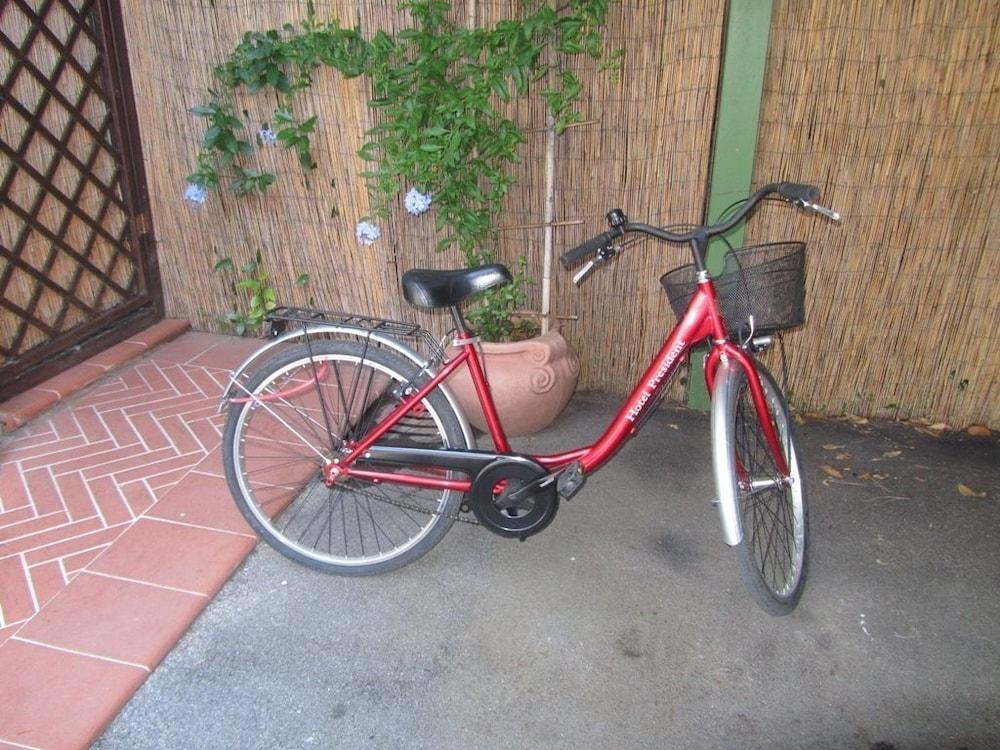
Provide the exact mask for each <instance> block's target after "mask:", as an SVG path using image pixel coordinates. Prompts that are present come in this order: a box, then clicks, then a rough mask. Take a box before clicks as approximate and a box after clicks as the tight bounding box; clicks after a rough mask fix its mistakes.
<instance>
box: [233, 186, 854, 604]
mask: <svg viewBox="0 0 1000 750" xmlns="http://www.w3.org/2000/svg"><path fill="white" fill-rule="evenodd" d="M771 194H777V195H778V196H779V197H781V198H783V199H784V200H786V201H789V202H791V203H793V204H796V205H798V206H800V207H804V208H808V209H812V210H815V211H817V212H820V213H823V214H824V215H826V216H828V217H830V218H834V219H836V218H838V217H837V215H836V214H835V213H834V212H832V211H830V210H829V209H826V208H823V207H822V206H819V205H817V204H816V203H815V201H816V199H817V198H818V197H819V190H818V189H817V188H815V187H812V186H809V185H800V184H797V183H778V184H772V185H767V186H765V187H763V188H761V189H760V190H758V191H757V192H756V193H755V194H754V195H752V196H751V197H750V198H748V199H747V201H746V202H745V204H744V205H743V206H742V207H741V208H740V209H739V210H737V211H736V212H735V214H734V215H733V216H732V217H731V218H729V219H728V220H726V221H723V222H722V223H720V224H716V225H713V226H701V227H697V228H695V229H693V230H691V231H671V230H670V229H660V228H657V227H653V226H649V225H647V224H641V223H632V222H629V221H628V219H627V218H626V217H625V215H624V214H623V213H622V212H621V211H612V212H611V213H609V214H608V221H609V230H608V231H607V232H605V233H602V234H600V235H599V236H597V237H595V238H593V239H592V240H590V241H588V242H586V243H584V244H582V245H580V246H579V247H577V248H574V249H573V250H571V251H569V252H568V253H566V254H565V255H563V256H562V262H563V265H564V266H566V267H569V266H571V265H572V264H573V263H575V262H578V261H580V260H582V259H584V258H585V257H587V256H591V257H590V259H589V261H588V262H587V264H586V266H584V268H583V269H582V270H581V271H580V272H579V273H577V274H576V276H575V278H574V280H575V281H576V282H577V283H579V282H580V281H581V280H582V278H583V277H584V276H585V275H586V274H587V273H588V272H589V271H590V270H591V269H593V268H594V267H596V266H598V265H601V264H604V263H606V262H607V261H609V260H610V259H611V258H613V257H614V256H615V255H616V254H617V253H618V252H620V250H621V244H620V241H621V239H622V238H623V237H625V236H626V235H628V234H633V233H638V234H643V235H647V236H651V237H655V238H658V239H661V240H665V241H667V242H678V243H687V244H689V245H690V248H691V252H692V255H693V258H694V263H693V265H690V266H684V267H682V268H680V269H675V270H674V271H671V272H669V273H667V274H665V275H664V277H663V278H662V279H661V281H662V283H663V285H664V287H665V288H666V290H667V293H668V295H669V296H670V300H671V305H672V307H673V308H674V310H675V312H676V313H677V315H678V318H679V321H678V323H677V325H676V327H674V329H673V330H672V331H671V332H670V334H669V335H668V336H667V338H666V340H665V342H664V343H663V346H662V347H661V348H660V350H659V352H658V353H657V354H656V356H655V357H654V358H653V360H652V362H651V363H650V365H649V367H648V368H647V369H646V371H645V372H644V373H643V375H642V377H641V378H640V380H639V382H638V383H637V384H636V386H635V387H634V388H633V390H632V392H631V393H630V394H629V396H628V397H627V398H626V399H625V401H624V403H623V404H622V406H621V408H620V410H619V411H618V413H617V415H616V416H615V418H614V419H613V420H612V422H611V424H610V425H609V426H608V427H607V429H606V430H605V431H604V433H603V434H602V435H601V436H600V437H599V438H598V439H597V440H596V442H594V443H593V444H591V445H587V446H583V447H578V448H573V449H571V450H568V451H565V452H562V453H557V454H554V455H525V454H521V453H515V452H513V451H512V450H511V447H510V444H509V443H508V441H507V437H506V435H505V434H504V430H503V427H502V425H501V423H500V419H499V418H498V416H497V411H496V408H495V406H494V403H493V398H492V396H491V395H490V388H489V383H488V381H487V378H486V375H485V374H484V371H483V366H482V363H481V361H480V358H479V356H478V353H477V345H476V344H477V339H476V337H475V335H474V333H473V332H472V331H470V330H469V328H468V326H467V325H466V323H465V320H464V318H463V317H462V313H461V311H460V309H459V305H460V304H461V303H462V302H463V301H464V300H465V299H467V298H468V297H470V296H472V295H473V294H475V293H477V292H481V291H484V290H486V289H490V288H492V287H494V286H497V285H500V284H504V283H507V282H508V281H510V274H509V272H508V271H507V269H506V268H505V267H504V266H502V265H499V264H491V265H484V266H480V267H477V268H469V269H464V270H454V271H437V270H412V271H408V272H407V273H406V274H404V276H403V279H402V286H403V293H404V296H405V297H406V299H407V300H409V301H410V302H411V303H413V304H415V305H418V306H420V307H424V308H447V309H449V310H450V311H451V314H452V316H453V319H454V322H455V327H454V329H453V330H452V332H451V333H450V334H449V335H450V336H452V337H453V343H454V344H455V345H456V347H457V350H458V353H457V354H456V355H454V356H452V357H451V358H448V357H447V356H446V355H445V353H444V351H443V349H442V347H441V345H440V344H439V343H438V342H437V341H435V340H434V338H433V337H432V336H431V335H430V334H429V333H428V332H427V331H426V330H424V329H422V328H420V327H419V326H416V325H412V324H408V323H402V322H399V321H392V320H384V319H380V318H370V317H365V316H355V315H345V314H340V313H331V312H326V311H322V310H313V309H301V308H280V309H279V310H276V311H274V313H273V314H272V316H271V317H270V319H269V325H270V332H271V339H272V340H271V341H270V342H269V343H267V344H266V345H265V346H264V347H262V348H261V349H260V350H258V351H257V352H256V353H255V354H254V355H253V356H252V357H250V358H249V359H248V360H247V361H246V362H244V363H243V365H242V366H241V367H239V368H238V369H237V370H236V372H235V373H234V375H233V377H232V380H231V382H230V384H229V387H228V388H227V390H226V394H225V399H224V403H228V405H229V408H230V410H229V418H228V421H227V423H226V428H225V433H224V437H223V451H224V460H225V467H226V475H227V477H228V481H229V486H230V488H231V490H232V493H233V497H234V498H235V501H236V504H237V505H238V506H239V509H240V511H241V512H242V513H243V515H244V517H245V518H246V519H247V521H248V522H249V523H250V525H251V526H253V528H254V529H256V530H257V532H258V533H259V534H260V535H261V536H262V537H263V538H264V539H265V540H266V541H267V542H268V543H270V544H271V545H272V546H273V547H275V548H276V549H277V550H278V551H280V552H281V553H282V554H284V555H287V556H288V557H290V558H292V559H293V560H296V561H298V562H301V563H304V564H306V565H309V566H310V567H313V568H318V569H320V570H324V571H328V572H333V573H340V574H347V575H366V574H374V573H381V572H384V571H388V570H393V569H395V568H399V567H401V566H403V565H406V564H408V563H411V562H413V561H414V560H416V559H417V558H418V557H420V556H421V555H423V554H424V553H426V552H427V551H428V550H429V549H431V547H433V546H434V545H435V544H437V543H438V542H439V541H440V540H441V538H442V537H443V536H444V535H445V533H446V532H447V531H448V529H449V528H450V527H451V525H452V524H453V522H455V521H468V522H472V523H478V524H481V525H483V526H485V527H486V528H487V529H489V530H490V531H493V532H495V533H497V534H500V535H502V536H505V537H512V538H519V539H522V540H523V539H525V538H526V537H528V536H530V535H532V534H536V533H538V532H539V531H541V530H542V529H544V528H545V527H546V526H548V524H549V523H551V521H552V520H553V518H554V517H555V515H556V511H557V509H558V506H559V499H560V498H562V499H564V500H568V499H570V498H571V497H573V496H574V495H575V494H576V493H577V492H578V491H579V489H580V488H581V486H583V484H584V482H585V480H586V478H587V477H588V476H589V475H590V474H591V473H593V472H594V471H596V470H597V469H599V468H600V467H601V466H602V465H603V464H604V463H605V462H607V461H608V460H610V459H611V458H612V457H613V456H614V455H615V453H616V451H617V450H618V449H619V448H621V446H622V444H623V443H624V442H625V441H626V440H627V439H629V438H631V437H632V436H633V435H635V434H637V433H638V431H639V430H640V428H641V426H642V424H643V422H644V420H645V419H646V418H647V417H648V416H649V415H650V414H651V413H652V412H653V411H654V410H655V408H656V405H657V403H658V401H659V399H660V397H661V394H662V393H663V391H664V385H665V384H666V382H667V381H668V380H669V378H670V377H671V375H672V374H673V373H674V372H675V371H676V369H677V367H678V364H679V363H680V362H681V361H682V359H683V358H684V356H685V354H687V353H688V352H689V351H690V350H691V348H692V347H694V346H695V345H697V344H699V343H700V342H705V341H707V342H708V345H709V351H708V355H707V358H706V361H705V377H706V380H707V384H708V389H709V393H710V394H711V397H712V418H711V424H712V454H713V461H714V474H715V485H716V491H717V494H718V498H717V501H716V504H717V506H718V509H719V513H720V516H721V520H722V528H723V538H724V540H725V542H726V544H728V545H730V546H732V547H734V548H735V549H736V551H737V556H738V559H739V561H740V568H741V571H742V575H743V579H744V581H745V582H746V584H747V586H748V588H749V590H750V593H751V594H752V595H753V597H754V598H755V599H756V601H757V602H758V603H759V604H760V605H761V606H762V607H763V608H764V609H765V610H767V611H768V612H770V613H772V614H779V615H780V614H785V613H787V612H790V611H791V610H792V609H793V608H794V607H795V605H796V603H797V602H798V600H799V597H800V596H801V594H802V589H803V585H804V583H805V578H806V568H807V562H808V540H809V534H808V516H809V513H808V505H807V502H806V488H805V483H804V481H803V480H802V476H801V470H800V466H799V459H798V456H797V453H796V450H795V442H794V437H793V432H792V425H791V420H790V418H789V413H788V406H787V403H786V401H785V397H784V396H783V395H782V392H781V390H780V388H779V387H778V385H777V383H776V382H775V380H774V378H773V377H772V376H771V374H770V373H769V372H768V371H767V369H766V368H764V367H763V365H761V364H760V363H759V362H757V361H756V360H755V357H754V355H755V353H756V352H759V351H760V350H762V349H764V348H766V347H767V346H769V345H770V343H771V341H772V336H771V334H772V333H773V332H774V331H776V330H779V329H781V328H786V327H790V326H793V325H797V324H799V323H801V322H802V318H803V314H802V309H803V295H804V291H803V290H804V281H803V278H804V270H803V266H804V261H803V251H804V248H803V246H802V245H801V244H779V245H766V246H762V247H759V248H755V249H744V250H743V251H740V252H730V253H729V254H728V256H727V261H726V263H727V268H726V270H724V271H723V273H722V274H721V275H719V276H718V277H716V278H714V279H713V277H712V276H711V275H710V274H709V272H708V271H707V270H706V268H705V260H704V259H705V251H706V247H707V243H708V240H709V238H711V237H713V236H716V235H720V234H722V233H724V232H726V231H728V230H729V229H731V228H732V227H734V226H735V225H736V224H738V223H739V222H741V221H743V220H744V219H745V218H746V217H747V216H748V215H749V214H750V212H751V211H752V210H753V209H754V208H755V207H756V206H757V205H758V204H759V203H760V201H761V200H763V199H764V198H765V197H767V196H769V195H771ZM446 338H447V337H446ZM265 354H270V355H272V356H271V358H270V359H268V360H267V361H266V362H265V363H264V364H263V365H261V366H260V367H259V368H256V369H255V370H253V372H252V373H251V369H252V366H253V364H254V363H255V362H257V361H259V360H260V358H261V357H262V356H263V355H265ZM463 366H464V367H467V368H468V369H469V371H470V373H471V377H472V381H473V383H474V384H475V389H476V392H477V394H478V396H479V400H480V402H481V404H482V408H483V413H484V415H485V417H486V421H487V424H488V427H489V434H490V437H491V438H492V440H493V445H494V449H493V450H478V449H477V445H476V436H475V435H474V434H473V431H472V430H471V428H470V427H469V424H468V422H467V421H466V419H465V416H464V414H463V412H462V410H461V408H460V407H459V406H458V404H457V402H456V400H455V398H454V396H453V395H452V393H451V392H450V390H449V389H448V387H447V385H446V381H447V380H448V378H449V377H450V376H451V375H452V374H453V373H454V372H455V371H456V370H458V368H460V367H463Z"/></svg>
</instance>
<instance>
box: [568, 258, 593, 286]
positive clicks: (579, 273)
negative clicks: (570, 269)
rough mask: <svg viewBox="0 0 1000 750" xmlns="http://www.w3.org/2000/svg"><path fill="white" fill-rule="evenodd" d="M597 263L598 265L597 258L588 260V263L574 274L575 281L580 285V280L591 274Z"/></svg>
mask: <svg viewBox="0 0 1000 750" xmlns="http://www.w3.org/2000/svg"><path fill="white" fill-rule="evenodd" d="M596 265H597V259H596V258H594V259H592V260H588V261H587V262H586V264H584V266H583V267H582V268H581V269H580V270H579V271H577V272H576V273H574V274H573V283H574V284H576V285H577V286H580V282H582V281H583V280H584V278H586V276H587V274H589V273H590V272H591V271H593V270H594V267H595V266H596Z"/></svg>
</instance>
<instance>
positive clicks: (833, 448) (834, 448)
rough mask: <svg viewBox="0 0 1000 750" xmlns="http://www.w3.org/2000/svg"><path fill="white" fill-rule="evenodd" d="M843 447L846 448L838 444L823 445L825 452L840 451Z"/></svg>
mask: <svg viewBox="0 0 1000 750" xmlns="http://www.w3.org/2000/svg"><path fill="white" fill-rule="evenodd" d="M843 447H844V446H842V445H837V444H836V443H824V444H823V450H825V451H839V450H840V449H841V448H843Z"/></svg>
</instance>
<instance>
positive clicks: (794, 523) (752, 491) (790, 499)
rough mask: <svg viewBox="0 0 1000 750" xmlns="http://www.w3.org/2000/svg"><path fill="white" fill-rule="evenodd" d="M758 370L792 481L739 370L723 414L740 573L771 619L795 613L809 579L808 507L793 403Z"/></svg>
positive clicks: (739, 369)
mask: <svg viewBox="0 0 1000 750" xmlns="http://www.w3.org/2000/svg"><path fill="white" fill-rule="evenodd" d="M756 366H757V373H758V375H759V376H760V381H761V385H762V386H763V389H764V396H765V400H766V402H767V410H768V412H769V415H770V418H771V424H772V426H773V427H774V430H775V432H776V433H777V435H778V439H779V441H780V443H781V449H782V452H783V454H784V457H785V462H786V463H787V464H788V467H789V471H790V474H789V480H790V481H785V480H783V478H782V476H781V473H780V472H779V471H778V469H777V467H776V466H775V461H774V456H773V455H772V453H771V450H770V448H769V446H768V444H767V439H766V438H765V436H764V430H763V427H762V426H761V423H760V421H759V420H758V418H757V411H756V409H755V408H754V402H753V396H752V395H751V393H750V388H749V385H748V382H747V377H746V373H745V372H744V371H743V369H742V368H737V371H736V372H735V373H734V374H733V376H732V378H731V379H730V384H729V387H730V388H731V389H732V390H731V392H730V393H729V397H728V398H727V404H728V407H729V410H728V414H727V415H726V417H727V421H728V425H729V427H730V429H732V431H733V433H732V438H733V439H732V440H730V441H728V442H729V444H730V446H731V450H732V451H733V454H734V455H732V456H730V460H729V465H730V475H731V477H730V481H731V482H732V486H733V489H734V490H735V493H734V494H735V497H736V498H738V500H739V513H740V518H741V521H742V526H743V540H742V541H741V542H740V543H739V544H738V545H736V547H735V549H736V554H737V557H738V559H739V563H740V573H741V575H742V578H743V582H744V583H745V584H746V587H747V589H748V590H749V592H750V594H751V596H753V598H754V600H755V601H756V602H757V603H758V604H759V605H760V606H761V607H762V608H763V609H764V610H765V611H766V612H768V613H770V614H772V615H786V614H788V613H789V612H791V611H792V610H793V609H794V608H795V606H796V604H798V601H799V598H800V597H801V596H802V590H803V587H804V586H805V581H806V565H807V562H808V543H809V509H808V504H807V501H806V487H805V482H804V481H803V479H802V475H801V473H800V471H799V462H798V456H797V453H796V450H795V438H794V435H793V432H792V424H791V419H790V418H789V413H788V404H787V402H786V401H785V397H784V395H782V393H781V390H780V388H779V387H778V385H777V383H776V382H775V381H774V378H773V377H772V376H771V373H770V372H768V371H767V368H765V367H764V366H763V365H761V364H759V363H756Z"/></svg>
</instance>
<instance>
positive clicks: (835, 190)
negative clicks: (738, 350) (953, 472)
mask: <svg viewBox="0 0 1000 750" xmlns="http://www.w3.org/2000/svg"><path fill="white" fill-rule="evenodd" d="M998 19H1000V3H998V2H996V0H986V1H983V0H968V1H967V2H961V3H940V2H933V1H932V0H920V1H919V2H910V1H909V0H908V1H906V2H902V1H901V0H893V1H892V2H880V3H870V2H865V1H864V0H854V1H853V2H849V3H800V2H793V1H792V0H777V2H776V3H775V9H774V16H773V25H772V29H771V42H770V52H769V61H768V70H767V76H766V80H765V89H766V90H765V94H764V101H763V106H762V114H761V119H762V122H761V128H760V134H759V141H758V151H757V164H756V178H757V182H758V183H763V182H768V181H770V180H772V179H801V180H803V181H811V182H815V183H817V184H819V185H822V186H824V195H823V200H822V202H823V203H824V204H826V205H831V206H833V207H835V208H836V209H838V210H839V211H840V212H841V213H842V214H843V217H844V219H843V222H842V223H841V224H837V225H834V224H830V223H829V222H825V221H822V220H818V219H815V218H812V217H802V216H798V217H797V216H795V213H797V212H789V211H788V210H780V209H778V208H774V209H768V210H767V211H766V212H764V215H763V216H762V217H761V218H760V219H758V220H757V222H756V223H752V224H751V227H750V233H751V236H752V237H755V238H757V239H760V240H767V239H782V238H786V237H792V238H805V239H807V240H808V250H807V252H808V253H809V260H808V290H807V309H806V325H805V327H804V328H803V329H801V330H800V331H797V332H794V333H792V334H791V335H789V336H787V342H788V344H789V346H788V354H789V375H790V385H791V387H792V390H793V398H794V401H795V402H796V403H797V405H798V406H800V407H802V408H805V409H809V410H815V411H823V412H827V413H838V412H841V411H846V412H849V413H855V414H865V415H881V416H888V417H901V418H908V417H930V418H933V419H935V420H939V419H940V420H945V421H947V422H949V423H951V424H952V425H953V426H956V427H961V426H964V425H967V424H969V423H983V424H989V425H990V426H991V427H993V428H996V427H998V426H1000V384H998V374H1000V373H998V371H1000V210H998V209H997V205H998V203H1000V94H998V91H1000V65H998V64H997V54H998V51H1000V50H998V42H1000V24H998Z"/></svg>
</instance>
